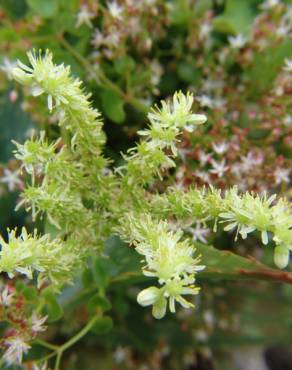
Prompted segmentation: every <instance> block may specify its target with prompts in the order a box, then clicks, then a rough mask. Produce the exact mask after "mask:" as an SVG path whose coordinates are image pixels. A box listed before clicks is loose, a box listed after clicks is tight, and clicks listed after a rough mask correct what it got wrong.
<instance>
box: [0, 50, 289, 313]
mask: <svg viewBox="0 0 292 370" xmlns="http://www.w3.org/2000/svg"><path fill="white" fill-rule="evenodd" d="M28 57H29V60H30V64H31V66H29V67H28V66H26V65H25V64H23V63H21V62H18V66H17V67H16V68H14V69H13V72H12V75H13V77H14V79H15V80H16V81H18V82H19V83H21V84H23V85H24V86H26V87H27V88H28V89H29V91H30V92H31V94H32V95H34V96H40V95H42V96H45V98H46V100H47V105H48V109H49V111H50V112H51V113H52V114H54V115H55V116H57V117H58V122H59V126H60V130H61V133H62V137H61V138H60V139H58V140H57V141H56V142H48V141H47V139H46V137H45V134H44V133H43V132H42V133H41V134H40V136H39V137H38V138H37V137H35V136H33V137H31V139H29V140H27V141H26V142H25V143H24V144H18V143H17V144H16V146H17V150H16V153H15V155H16V158H18V159H19V160H21V161H22V163H23V168H24V169H25V171H26V172H27V173H28V174H29V175H30V179H31V180H30V182H29V183H28V184H27V185H26V188H25V190H24V191H23V193H22V200H21V202H20V204H19V206H24V207H25V208H26V209H27V210H28V211H31V212H32V216H33V219H36V217H37V216H42V217H45V218H46V222H47V223H49V224H51V225H53V226H54V227H55V229H54V235H49V234H45V235H43V236H38V234H37V233H36V232H35V233H34V234H31V235H29V234H28V233H27V232H26V231H25V230H24V229H23V230H22V232H21V234H20V235H19V236H17V234H16V231H15V230H13V231H9V238H8V241H7V242H6V241H5V240H4V239H1V245H2V249H1V252H0V271H1V272H7V273H8V275H9V277H13V276H14V274H15V273H20V274H24V275H26V276H27V277H28V278H30V279H31V278H32V277H37V281H38V285H39V287H41V286H42V285H44V284H51V285H52V287H53V288H54V289H55V290H57V291H59V290H60V289H61V288H62V286H64V284H67V283H70V282H72V280H73V278H74V276H75V275H76V274H77V273H78V271H80V270H81V269H82V268H83V267H84V266H85V265H86V261H87V259H88V257H89V256H93V255H98V254H101V253H102V251H103V246H104V243H105V241H106V240H107V239H108V237H109V236H110V235H112V234H118V235H119V236H120V237H121V238H122V239H123V240H125V241H127V242H128V243H129V244H130V245H132V246H134V248H135V249H136V251H137V252H138V253H139V254H140V255H141V256H142V258H143V267H142V272H143V274H144V275H145V276H149V277H151V278H152V280H151V281H152V283H153V281H154V280H153V278H155V279H157V283H154V285H152V286H150V287H148V288H146V289H144V290H142V291H141V292H140V293H139V294H138V297H137V300H138V303H139V304H141V305H142V306H152V307H153V309H152V313H153V316H154V317H156V318H158V319H159V318H162V317H163V316H164V315H165V313H166V309H167V305H169V309H170V311H171V312H174V311H175V302H179V303H180V304H181V305H182V306H184V307H192V306H193V304H192V303H190V302H188V301H187V299H186V298H185V296H188V295H196V294H198V291H199V288H198V287H196V285H195V278H196V274H197V273H198V272H199V271H201V270H203V269H204V266H202V265H201V264H200V256H199V255H198V254H197V253H196V248H195V244H194V243H193V242H192V240H191V238H190V237H189V236H188V228H187V226H188V225H189V224H190V223H192V222H195V221H200V222H203V223H205V222H209V221H213V222H214V230H215V231H216V230H217V226H218V223H219V224H220V223H223V224H224V228H225V230H226V231H230V230H233V229H236V237H237V235H238V234H239V235H240V236H241V237H242V238H246V237H247V235H248V234H249V233H251V232H254V231H256V230H258V231H259V232H260V233H261V239H262V242H263V244H265V245H266V244H267V243H268V241H269V235H270V236H271V237H270V239H271V240H273V242H274V243H275V254H274V255H275V263H276V265H277V266H279V267H280V268H284V267H285V266H287V264H288V262H289V250H290V249H291V248H292V229H291V225H292V215H291V206H290V205H289V204H288V202H287V201H285V200H284V199H280V200H278V201H277V202H276V201H275V196H272V197H267V196H266V195H265V194H263V195H257V194H252V193H243V194H240V193H239V192H238V190H237V188H236V187H234V188H232V189H230V190H227V191H225V192H224V193H223V192H221V191H219V190H216V189H215V188H213V187H209V188H203V189H197V188H190V189H188V190H186V189H181V188H180V187H177V186H169V187H168V188H167V189H163V190H162V191H160V192H158V190H157V187H156V186H155V182H156V181H157V180H165V179H167V178H169V177H170V173H171V172H170V170H171V168H174V167H175V158H176V156H177V143H178V141H179V137H180V134H181V133H182V131H183V130H187V131H193V130H194V129H195V128H196V126H197V125H200V124H203V123H204V122H205V121H206V117H205V116H204V115H201V114H194V113H193V112H192V103H193V96H192V95H191V94H186V95H184V94H183V93H182V92H177V93H175V94H174V96H173V98H172V99H171V100H170V101H168V102H166V101H163V102H162V103H161V107H154V108H153V109H152V110H151V111H150V113H149V114H148V119H149V126H148V128H147V129H145V130H142V131H139V135H140V136H141V141H140V142H139V143H138V144H137V145H136V147H135V148H133V149H130V150H129V151H128V153H126V154H124V155H123V159H124V163H123V164H122V165H121V166H119V167H117V168H113V166H112V164H111V163H110V161H109V160H108V159H106V158H105V157H104V156H103V147H104V143H105V135H104V133H103V131H102V120H101V117H100V114H99V112H98V111H97V110H95V109H94V108H92V106H91V104H90V95H89V94H87V93H85V92H84V90H83V88H82V83H81V81H79V80H78V79H74V78H73V77H72V76H71V75H70V68H69V67H65V66H64V65H55V64H54V63H53V58H52V54H51V53H50V52H48V51H47V52H46V53H45V54H42V53H41V52H39V53H36V52H30V53H28Z"/></svg>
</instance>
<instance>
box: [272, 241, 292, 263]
mask: <svg viewBox="0 0 292 370" xmlns="http://www.w3.org/2000/svg"><path fill="white" fill-rule="evenodd" d="M274 262H275V265H276V266H278V267H279V268H280V269H283V268H285V267H286V266H287V265H288V262H289V250H288V248H286V247H283V246H282V245H278V246H277V247H276V248H275V252H274Z"/></svg>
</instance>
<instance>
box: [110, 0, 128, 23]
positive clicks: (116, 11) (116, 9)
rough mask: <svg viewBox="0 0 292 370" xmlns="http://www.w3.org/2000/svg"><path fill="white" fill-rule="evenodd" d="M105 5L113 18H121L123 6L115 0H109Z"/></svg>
mask: <svg viewBox="0 0 292 370" xmlns="http://www.w3.org/2000/svg"><path fill="white" fill-rule="evenodd" d="M107 7H108V10H109V12H110V14H111V16H112V17H113V18H116V19H122V13H123V10H124V8H123V7H122V6H121V5H119V4H118V3H117V2H116V1H111V2H110V3H108V4H107Z"/></svg>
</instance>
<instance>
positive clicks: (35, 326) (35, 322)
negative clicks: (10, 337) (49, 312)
mask: <svg viewBox="0 0 292 370" xmlns="http://www.w3.org/2000/svg"><path fill="white" fill-rule="evenodd" d="M47 318H48V316H44V317H38V316H37V314H36V313H35V312H34V313H33V314H32V318H31V329H32V331H33V332H35V333H37V332H41V331H45V330H46V326H43V323H44V322H45V321H46V320H47Z"/></svg>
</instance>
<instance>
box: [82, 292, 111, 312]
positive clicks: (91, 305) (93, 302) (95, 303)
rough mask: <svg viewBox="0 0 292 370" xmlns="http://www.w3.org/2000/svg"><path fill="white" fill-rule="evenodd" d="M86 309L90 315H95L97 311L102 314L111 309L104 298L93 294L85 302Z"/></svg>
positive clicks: (108, 302)
mask: <svg viewBox="0 0 292 370" xmlns="http://www.w3.org/2000/svg"><path fill="white" fill-rule="evenodd" d="M87 309H88V311H89V313H90V314H91V315H94V314H96V313H97V312H98V311H99V310H101V311H102V312H105V311H108V310H110V309H111V303H110V301H109V300H108V299H106V298H105V297H102V296H101V295H100V294H98V293H97V294H95V295H94V296H93V297H91V298H90V299H89V301H88V302H87Z"/></svg>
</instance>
